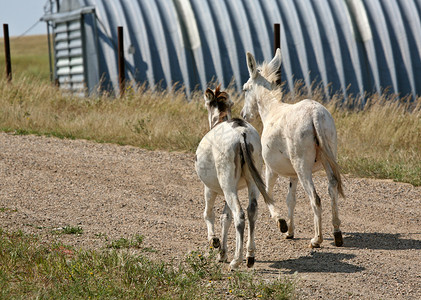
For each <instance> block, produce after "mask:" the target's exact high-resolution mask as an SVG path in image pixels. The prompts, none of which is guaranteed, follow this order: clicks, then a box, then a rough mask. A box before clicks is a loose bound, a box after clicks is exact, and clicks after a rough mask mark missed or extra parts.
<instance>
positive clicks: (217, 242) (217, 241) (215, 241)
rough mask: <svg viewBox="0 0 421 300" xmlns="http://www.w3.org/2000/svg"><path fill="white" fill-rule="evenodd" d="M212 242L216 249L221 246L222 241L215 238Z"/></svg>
mask: <svg viewBox="0 0 421 300" xmlns="http://www.w3.org/2000/svg"><path fill="white" fill-rule="evenodd" d="M210 244H211V247H213V248H215V249H216V248H219V247H221V243H220V242H219V239H218V238H213V239H212V240H211V242H210Z"/></svg>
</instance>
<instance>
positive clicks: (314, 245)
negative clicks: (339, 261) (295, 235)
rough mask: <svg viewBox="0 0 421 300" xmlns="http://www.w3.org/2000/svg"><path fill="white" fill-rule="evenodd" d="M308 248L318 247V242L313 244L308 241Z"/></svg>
mask: <svg viewBox="0 0 421 300" xmlns="http://www.w3.org/2000/svg"><path fill="white" fill-rule="evenodd" d="M308 247H309V248H311V249H313V248H320V244H313V243H310V245H308Z"/></svg>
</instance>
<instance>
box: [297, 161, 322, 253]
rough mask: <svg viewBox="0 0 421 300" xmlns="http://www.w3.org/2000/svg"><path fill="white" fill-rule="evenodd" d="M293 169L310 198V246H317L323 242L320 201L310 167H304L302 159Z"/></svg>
mask: <svg viewBox="0 0 421 300" xmlns="http://www.w3.org/2000/svg"><path fill="white" fill-rule="evenodd" d="M295 170H296V172H297V175H298V179H299V180H300V182H301V184H302V186H303V188H304V191H305V192H306V194H307V195H308V197H309V198H310V204H311V207H312V209H313V213H314V238H312V239H311V243H310V247H311V248H319V247H320V244H321V243H322V242H323V234H322V203H321V200H320V197H319V195H317V192H316V188H315V187H314V183H313V177H312V172H311V169H310V168H305V162H304V160H303V161H302V162H301V166H298V167H296V168H295Z"/></svg>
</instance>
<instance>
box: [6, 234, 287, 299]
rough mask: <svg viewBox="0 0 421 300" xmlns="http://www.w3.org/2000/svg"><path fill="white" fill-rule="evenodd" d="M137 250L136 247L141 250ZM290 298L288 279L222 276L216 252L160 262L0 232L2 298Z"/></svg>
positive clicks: (243, 274) (238, 274) (249, 274)
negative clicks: (263, 279) (269, 280)
mask: <svg viewBox="0 0 421 300" xmlns="http://www.w3.org/2000/svg"><path fill="white" fill-rule="evenodd" d="M139 246H140V245H139ZM230 294H231V295H234V296H237V297H245V298H246V299H247V298H248V299H251V298H261V299H291V298H293V297H294V283H293V282H292V281H290V280H274V281H271V282H264V281H262V280H260V279H259V278H258V274H255V273H253V272H240V271H237V272H228V273H227V272H224V271H223V270H222V265H221V264H220V263H217V262H216V258H215V253H214V252H209V253H208V254H206V255H205V254H203V253H200V252H191V253H190V254H189V255H188V256H187V257H186V258H185V259H184V260H183V261H182V262H181V263H163V262H157V261H153V260H150V259H148V258H147V257H146V256H144V255H136V254H133V253H129V252H128V251H125V250H116V249H111V250H107V249H104V250H99V251H94V250H77V249H75V248H73V247H69V246H66V245H63V244H60V243H52V244H46V243H43V242H41V241H39V240H38V238H37V237H36V236H33V235H25V234H23V233H22V232H14V233H8V232H5V231H4V230H2V229H1V228H0V299H35V298H40V299H220V298H222V297H224V296H225V295H230Z"/></svg>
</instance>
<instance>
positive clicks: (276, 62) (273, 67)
mask: <svg viewBox="0 0 421 300" xmlns="http://www.w3.org/2000/svg"><path fill="white" fill-rule="evenodd" d="M268 67H269V69H270V73H271V74H272V73H273V72H277V71H278V70H279V68H280V67H281V49H279V48H278V49H276V52H275V56H274V57H273V58H272V60H271V61H270V63H269V64H268Z"/></svg>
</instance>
